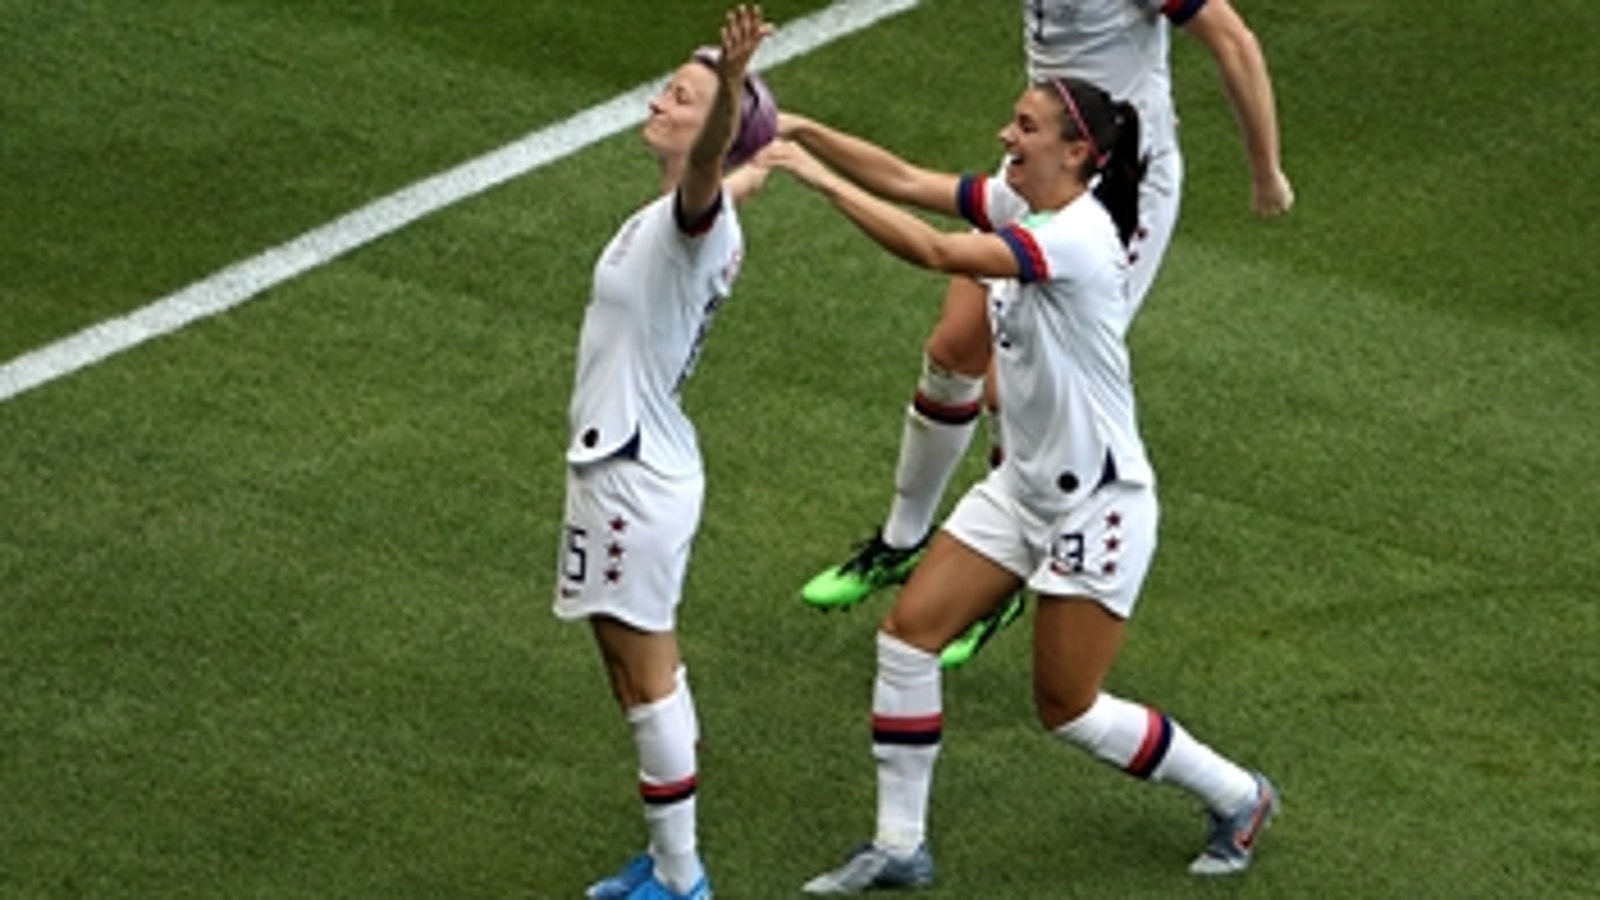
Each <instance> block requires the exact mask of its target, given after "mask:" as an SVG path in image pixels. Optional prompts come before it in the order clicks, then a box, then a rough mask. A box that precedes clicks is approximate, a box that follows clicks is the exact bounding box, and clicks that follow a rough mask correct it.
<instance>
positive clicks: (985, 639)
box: [939, 591, 1027, 669]
mask: <svg viewBox="0 0 1600 900" xmlns="http://www.w3.org/2000/svg"><path fill="white" fill-rule="evenodd" d="M1026 606H1027V596H1026V595H1025V594H1023V593H1022V592H1021V591H1018V592H1016V593H1015V594H1012V595H1011V597H1010V598H1009V599H1008V600H1006V602H1005V603H1003V604H1001V606H1000V608H999V609H997V610H995V611H994V612H992V613H989V614H988V615H987V616H984V617H983V618H981V619H979V620H978V621H976V622H973V623H972V625H971V626H969V627H968V628H967V630H966V631H965V632H962V634H961V635H960V636H959V637H957V638H956V639H955V640H953V641H951V642H950V643H948V644H946V645H945V647H944V650H943V651H941V652H940V653H939V665H940V666H942V667H943V668H946V669H957V668H960V667H961V666H964V665H966V664H967V663H968V662H970V661H971V660H972V658H973V657H974V656H977V655H978V651H979V650H981V649H982V648H983V645H984V644H987V643H989V639H990V638H992V637H994V636H995V635H996V634H999V633H1000V629H1002V628H1004V627H1006V626H1007V625H1010V624H1011V623H1012V622H1015V621H1016V620H1017V617H1019V616H1021V615H1022V610H1023V608H1024V607H1026Z"/></svg>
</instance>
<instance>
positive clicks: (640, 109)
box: [0, 0, 917, 403]
mask: <svg viewBox="0 0 1600 900" xmlns="http://www.w3.org/2000/svg"><path fill="white" fill-rule="evenodd" d="M916 2H917V0H838V2H836V3H834V4H833V5H832V6H830V7H828V8H827V9H824V10H821V11H819V12H816V13H812V14H811V15H809V16H804V17H802V18H799V19H796V20H794V21H793V22H787V23H780V24H779V29H778V32H777V33H776V34H775V35H773V36H772V38H771V39H769V40H768V41H767V42H766V43H765V44H763V45H762V47H761V50H760V52H759V53H758V54H757V56H756V60H755V66H756V68H758V69H769V68H772V67H773V66H777V65H780V64H782V63H784V62H787V61H788V60H790V59H793V58H795V57H797V56H801V55H804V54H806V53H809V52H811V51H812V50H815V49H816V48H818V47H821V46H823V45H824V44H827V43H830V42H832V41H835V40H838V39H839V38H842V37H845V36H847V35H849V34H851V33H853V32H856V31H860V30H862V29H864V28H867V27H869V26H871V25H873V24H875V23H876V22H878V21H880V20H882V19H885V18H888V17H889V16H893V15H896V14H898V13H901V12H904V11H906V10H908V9H910V8H911V7H913V6H915V5H916ZM659 87H660V82H659V81H657V82H652V83H650V84H643V85H640V86H639V87H636V88H634V89H633V90H631V91H628V92H627V93H625V94H622V95H620V96H618V97H616V98H614V99H612V100H610V101H608V102H606V103H603V104H601V105H599V106H594V107H590V108H589V109H586V110H584V111H583V112H580V113H578V114H576V115H574V116H572V117H571V118H569V119H567V120H566V121H563V122H560V123H557V124H555V125H551V126H549V127H547V128H542V129H540V130H539V131H536V132H533V133H532V134H529V135H527V136H526V137H524V138H521V139H520V140H517V141H514V142H512V143H510V144H507V145H506V146H504V147H501V148H500V149H498V150H494V151H492V152H490V153H487V154H485V155H483V156H480V157H478V158H477V159H474V160H471V161H469V162H466V163H463V164H462V165H459V166H457V167H455V168H454V169H450V170H449V171H446V172H442V173H440V174H438V175H434V176H432V177H431V178H427V179H424V180H422V181H419V182H417V183H416V184H413V185H411V186H409V187H406V188H403V189H401V190H399V191H396V192H395V193H393V194H390V195H389V196H387V197H383V198H382V199H379V200H376V201H373V202H372V203H369V204H367V205H366V206H363V207H361V208H360V209H357V210H355V211H354V212H351V213H348V214H346V215H344V216H341V217H340V218H338V219H335V220H333V221H332V222H329V223H328V224H326V225H323V226H322V227H320V228H317V229H314V230H312V231H308V232H306V233H305V234H303V235H301V236H299V237H297V238H295V239H294V240H291V241H289V242H288V243H285V244H281V245H279V246H277V247H274V248H272V249H271V250H267V251H266V252H264V253H261V254H260V255H258V256H254V257H251V258H250V259H246V260H244V261H242V262H238V263H234V264H233V265H231V266H228V267H227V268H225V269H223V270H221V271H219V272H217V273H215V274H213V275H211V276H210V277H208V278H206V279H204V280H202V281H198V282H195V283H194V284H191V285H189V286H188V287H186V288H183V289H182V290H180V291H178V292H176V293H173V294H168V295H167V296H165V297H163V298H161V299H159V300H156V301H155V302H153V303H151V304H149V305H147V306H144V307H141V308H140V309H137V310H135V311H134V312H131V313H129V314H127V315H125V316H118V317H117V318H114V319H107V320H106V321H104V322H101V323H99V324H98V325H93V326H90V327H89V328H86V329H84V330H82V331H80V332H78V333H77V334H74V335H71V336H69V337H66V338H63V339H61V340H59V341H56V342H55V343H53V344H49V345H47V346H45V347H41V348H39V349H37V350H33V351H30V352H28V353H24V354H23V355H21V356H19V357H17V358H15V359H13V360H11V361H10V362H7V363H5V364H4V365H0V403H3V402H5V401H7V400H9V399H11V398H12V397H15V396H17V395H18V394H21V393H23V392H24V391H28V390H31V389H32V388H36V387H39V386H40V385H44V384H48V383H49V382H52V381H55V380H56V379H58V378H64V377H66V376H68V375H71V374H72V373H74V372H77V371H78V370H80V369H85V368H88V367H89V366H92V365H94V364H96V363H98V362H101V361H102V360H104V359H106V358H108V357H110V356H113V355H115V354H118V353H121V352H122V351H124V350H129V349H132V348H133V347H137V346H138V345H140V344H142V343H144V342H145V341H148V340H152V339H154V338H158V337H161V336H163V335H167V334H171V333H172V332H174V331H177V330H178V329H180V328H183V327H184V326H186V325H189V324H192V323H194V322H197V321H199V320H201V319H204V318H207V317H210V316H214V315H217V314H218V313H221V312H225V311H227V310H229V309H232V308H233V307H235V306H238V305H240V304H242V303H244V302H245V301H247V300H250V299H251V298H253V297H255V296H256V295H258V294H260V293H262V292H263V291H266V290H269V289H271V288H273V287H276V286H277V285H279V284H282V283H284V282H285V281H288V280H289V279H291V278H294V277H296V276H298V275H301V274H304V273H305V272H307V271H310V270H311V269H314V268H316V267H317V266H320V265H322V264H323V263H326V262H328V261H329V260H332V259H335V258H337V257H339V256H342V255H343V254H345V253H349V252H350V251H351V250H354V249H356V248H357V247H360V246H362V245H364V244H367V243H370V242H372V241H374V240H376V239H378V238H380V237H383V236H385V235H387V234H390V233H392V232H395V231H398V230H399V229H401V228H404V227H405V226H407V225H409V224H411V223H412V222H415V221H416V220H418V219H420V218H422V217H424V216H426V215H428V214H430V213H433V212H437V211H438V210H440V209H443V208H445V207H447V206H450V205H451V204H453V203H458V202H460V201H461V200H464V199H466V198H468V197H471V196H474V195H476V194H479V193H482V192H483V191H486V190H488V189H490V188H492V187H495V186H497V185H500V184H503V183H505V182H507V181H510V180H511V179H513V178H516V177H518V176H520V175H524V174H526V173H528V172H531V171H533V170H534V169H537V168H539V167H541V166H545V165H548V164H550V163H552V162H555V161H557V160H560V159H562V158H564V157H567V156H570V155H572V154H573V153H576V152H578V151H579V150H582V149H583V148H585V147H587V146H589V145H590V144H594V143H597V142H599V141H601V140H604V139H606V138H608V137H611V136H612V135H614V134H617V133H618V132H621V131H623V130H625V129H628V128H631V127H634V126H636V125H639V124H640V123H642V122H643V121H644V118H645V114H646V107H647V104H648V102H649V99H650V97H651V96H652V95H653V94H654V93H655V91H656V90H658V89H659Z"/></svg>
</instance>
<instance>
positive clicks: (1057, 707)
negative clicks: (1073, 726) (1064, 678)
mask: <svg viewBox="0 0 1600 900" xmlns="http://www.w3.org/2000/svg"><path fill="white" fill-rule="evenodd" d="M1099 693H1100V691H1099V689H1098V687H1096V686H1092V685H1071V684H1054V683H1050V682H1046V681H1042V680H1039V679H1035V680H1034V682H1033V711H1034V715H1035V716H1036V717H1037V718H1038V720H1039V724H1040V726H1042V727H1043V728H1044V730H1045V731H1051V732H1053V731H1056V730H1058V729H1060V728H1061V727H1062V726H1063V725H1066V724H1067V723H1068V722H1072V721H1076V720H1077V719H1079V718H1081V717H1082V716H1083V714H1084V713H1086V712H1088V711H1089V709H1090V708H1091V707H1093V706H1094V701H1095V698H1096V697H1098V696H1099Z"/></svg>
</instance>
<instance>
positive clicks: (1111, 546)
mask: <svg viewBox="0 0 1600 900" xmlns="http://www.w3.org/2000/svg"><path fill="white" fill-rule="evenodd" d="M1121 546H1122V539H1121V538H1119V537H1117V536H1116V535H1112V536H1111V537H1108V538H1106V551H1107V552H1110V553H1115V552H1116V551H1117V548H1118V547H1121Z"/></svg>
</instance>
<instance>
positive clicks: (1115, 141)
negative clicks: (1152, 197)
mask: <svg viewBox="0 0 1600 900" xmlns="http://www.w3.org/2000/svg"><path fill="white" fill-rule="evenodd" d="M1111 110H1112V115H1111V119H1112V125H1111V130H1110V133H1109V134H1108V135H1107V137H1108V138H1109V139H1110V141H1109V143H1110V146H1111V149H1110V151H1109V152H1108V153H1107V154H1106V158H1105V164H1104V165H1103V166H1101V168H1100V183H1099V184H1097V185H1095V188H1094V195H1095V198H1096V199H1098V200H1099V201H1100V202H1101V204H1103V205H1104V206H1105V208H1106V209H1107V210H1108V211H1110V213H1111V220H1112V221H1113V222H1116V223H1117V233H1118V234H1119V235H1121V236H1122V243H1123V246H1127V244H1128V243H1129V242H1130V241H1132V240H1133V236H1134V234H1135V233H1137V232H1138V230H1139V182H1141V181H1143V180H1144V173H1145V169H1146V167H1147V166H1148V165H1149V161H1148V160H1146V159H1145V158H1144V157H1143V156H1141V155H1140V153H1139V111H1138V110H1137V109H1134V108H1133V104H1131V103H1127V102H1121V103H1116V104H1113V105H1112V107H1111Z"/></svg>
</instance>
